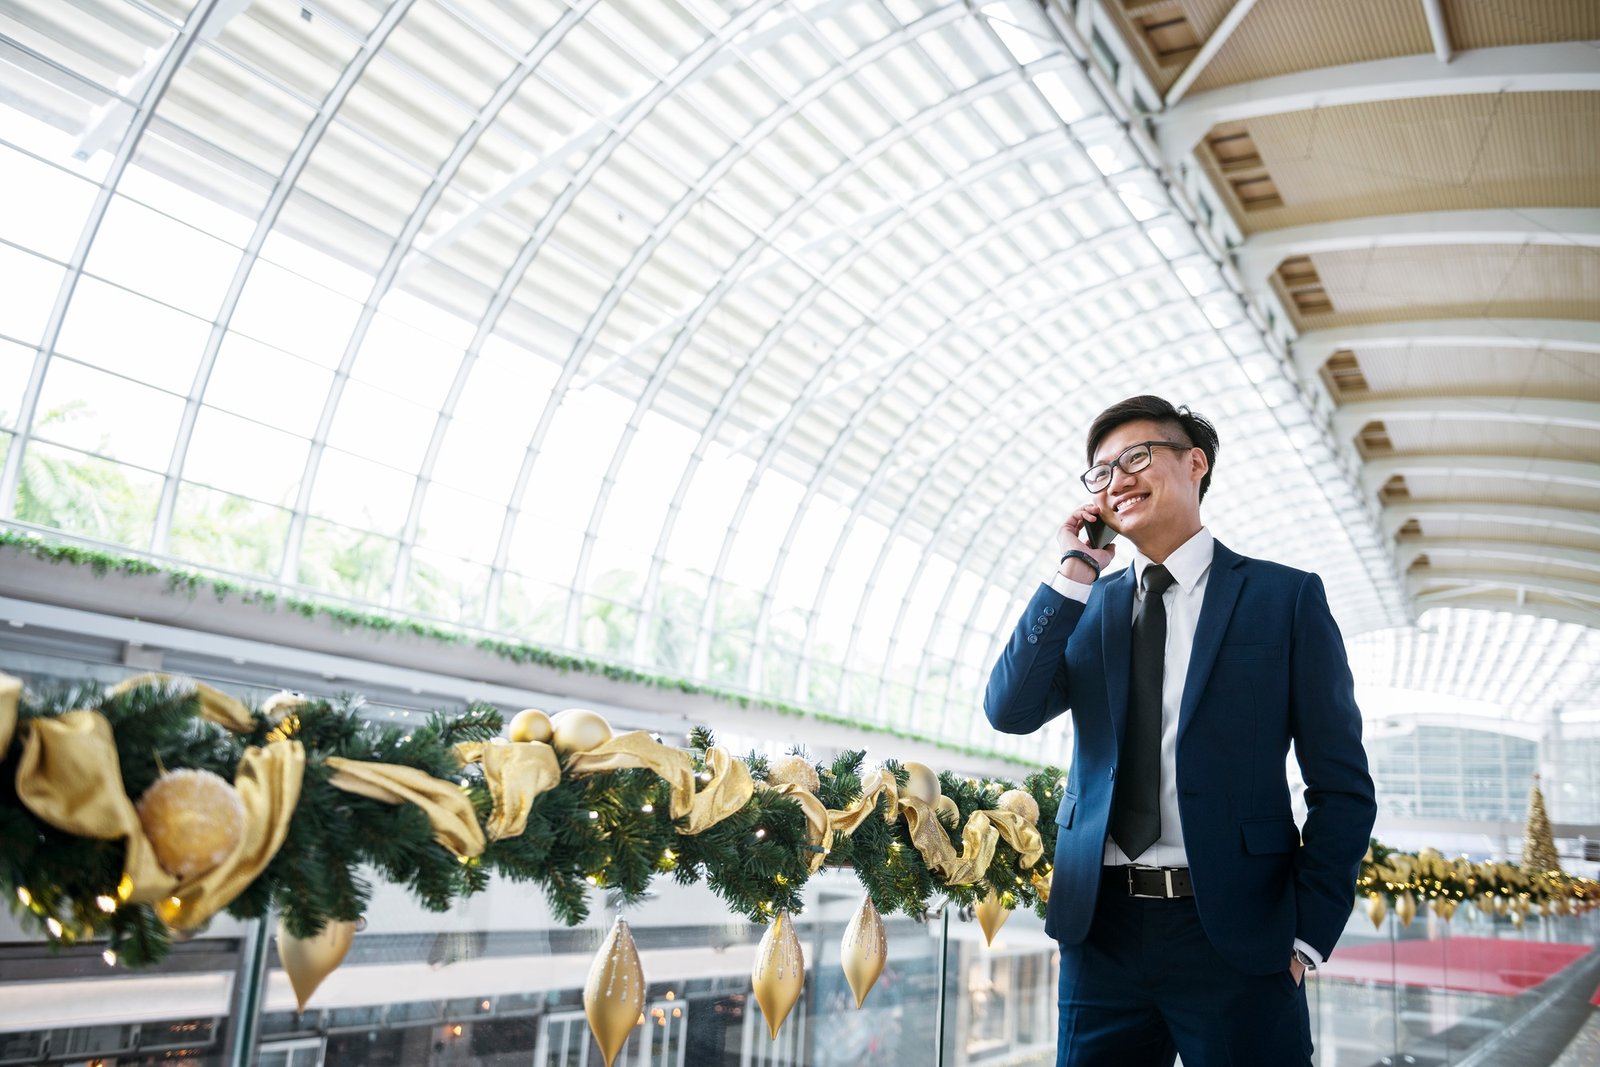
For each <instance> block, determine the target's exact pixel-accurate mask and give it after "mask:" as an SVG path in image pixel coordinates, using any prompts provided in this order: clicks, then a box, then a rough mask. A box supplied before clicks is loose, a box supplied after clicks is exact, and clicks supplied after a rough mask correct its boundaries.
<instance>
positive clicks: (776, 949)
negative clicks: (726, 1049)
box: [750, 911, 806, 1041]
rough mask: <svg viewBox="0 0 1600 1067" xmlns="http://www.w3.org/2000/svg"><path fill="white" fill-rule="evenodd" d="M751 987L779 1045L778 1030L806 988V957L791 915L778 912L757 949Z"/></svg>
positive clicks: (768, 1031) (751, 971) (751, 975)
mask: <svg viewBox="0 0 1600 1067" xmlns="http://www.w3.org/2000/svg"><path fill="white" fill-rule="evenodd" d="M750 984H751V985H752V986H753V987H754V989H755V994H756V1003H757V1004H759V1005H761V1014H762V1015H763V1016H764V1017H765V1018H766V1020H767V1033H768V1034H770V1035H771V1037H772V1039H773V1040H774V1041H776V1040H777V1039H778V1027H780V1026H782V1025H783V1020H785V1019H787V1018H788V1017H789V1012H790V1011H792V1010H793V1009H794V1006H795V1005H796V1004H797V1003H799V1001H800V991H801V990H802V989H803V988H804V987H805V984H806V964H805V957H804V956H803V955H802V954H801V952H800V939H799V938H798V937H796V936H795V932H794V920H792V919H790V918H789V913H788V912H786V911H780V912H778V915H777V917H776V918H774V919H773V920H772V925H771V926H768V927H767V932H766V933H765V934H764V935H763V936H762V938H761V944H760V945H758V946H757V947H756V962H755V966H754V967H753V968H751V970H750Z"/></svg>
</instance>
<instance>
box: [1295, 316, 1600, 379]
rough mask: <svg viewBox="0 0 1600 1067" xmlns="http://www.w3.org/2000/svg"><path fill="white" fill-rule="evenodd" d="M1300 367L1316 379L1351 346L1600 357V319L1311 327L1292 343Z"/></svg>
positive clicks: (1432, 321) (1423, 321)
mask: <svg viewBox="0 0 1600 1067" xmlns="http://www.w3.org/2000/svg"><path fill="white" fill-rule="evenodd" d="M1290 344H1291V346H1292V348H1293V351H1294V364H1295V369H1296V370H1298V371H1299V372H1300V376H1301V377H1302V378H1303V379H1306V380H1308V381H1309V380H1312V379H1314V378H1315V377H1316V374H1317V372H1318V371H1320V370H1321V369H1322V365H1323V364H1324V363H1326V362H1328V357H1330V356H1332V355H1333V354H1334V353H1335V352H1338V351H1341V350H1343V349H1347V348H1354V349H1360V348H1412V347H1445V346H1448V347H1451V348H1526V349H1532V350H1538V349H1546V348H1550V349H1556V350H1558V351H1562V352H1581V353H1584V354H1586V355H1592V356H1600V322H1592V321H1590V320H1588V319H1489V318H1484V319H1417V320H1414V321H1411V322H1382V323H1377V324H1375V325H1370V326H1330V327H1328V328H1327V329H1322V330H1310V331H1308V332H1306V333H1303V334H1301V335H1300V336H1299V337H1296V338H1295V339H1294V340H1293V341H1292V342H1290Z"/></svg>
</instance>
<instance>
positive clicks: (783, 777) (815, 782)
mask: <svg viewBox="0 0 1600 1067" xmlns="http://www.w3.org/2000/svg"><path fill="white" fill-rule="evenodd" d="M767 782H768V783H769V784H771V785H792V786H794V787H795V788H796V789H804V790H805V791H806V792H807V793H815V792H816V791H817V790H819V789H821V788H822V779H821V778H820V777H819V776H818V775H817V769H816V768H815V767H813V766H812V765H811V763H810V761H808V760H807V759H806V758H805V757H804V756H784V757H783V758H782V759H777V760H774V761H773V762H772V766H771V767H770V768H768V770H767Z"/></svg>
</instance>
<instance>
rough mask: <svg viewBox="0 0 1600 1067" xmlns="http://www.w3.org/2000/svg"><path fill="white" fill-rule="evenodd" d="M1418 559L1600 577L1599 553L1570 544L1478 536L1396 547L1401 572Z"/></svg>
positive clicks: (1411, 541)
mask: <svg viewBox="0 0 1600 1067" xmlns="http://www.w3.org/2000/svg"><path fill="white" fill-rule="evenodd" d="M1418 556H1427V557H1428V558H1429V560H1438V559H1449V558H1451V557H1454V556H1470V557H1472V558H1474V559H1493V560H1509V561H1513V562H1517V563H1561V564H1566V565H1567V566H1571V567H1577V568H1580V569H1582V570H1589V571H1594V572H1595V573H1596V574H1600V551H1596V550H1594V549H1590V548H1573V547H1572V546H1571V545H1551V544H1541V543H1539V542H1537V541H1502V540H1494V539H1489V538H1478V537H1413V538H1408V539H1407V540H1404V541H1401V542H1400V543H1399V544H1397V545H1395V550H1394V557H1395V562H1396V563H1398V564H1399V565H1400V570H1401V572H1402V573H1403V572H1405V571H1406V570H1408V569H1409V568H1410V567H1411V565H1412V564H1413V563H1415V562H1416V561H1417V557H1418ZM1434 569H1435V570H1437V569H1438V568H1434Z"/></svg>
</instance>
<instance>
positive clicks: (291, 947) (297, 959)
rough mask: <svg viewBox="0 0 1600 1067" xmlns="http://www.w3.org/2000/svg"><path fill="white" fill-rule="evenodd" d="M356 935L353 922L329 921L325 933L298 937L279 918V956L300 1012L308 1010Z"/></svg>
mask: <svg viewBox="0 0 1600 1067" xmlns="http://www.w3.org/2000/svg"><path fill="white" fill-rule="evenodd" d="M355 937H356V924H355V923H353V922H337V921H330V922H329V923H328V924H327V925H326V926H324V927H323V928H322V932H321V933H318V934H315V935H313V936H311V937H295V936H293V935H292V934H290V933H289V931H288V930H286V929H284V925H283V920H282V919H279V920H278V958H279V959H280V960H282V961H283V970H284V973H285V974H287V975H288V976H289V986H290V988H292V989H293V990H294V999H295V1003H296V1004H298V1005H299V1008H298V1010H299V1011H305V1010H306V1005H307V1004H309V1003H310V1002H311V994H313V993H315V992H316V991H317V987H318V986H320V985H321V984H322V980H323V979H324V978H326V977H328V975H330V974H332V973H333V972H334V971H335V970H337V969H338V967H339V964H341V963H343V962H344V957H345V954H346V953H348V952H349V951H350V943H351V942H352V941H354V940H355Z"/></svg>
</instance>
